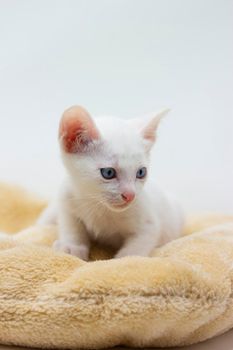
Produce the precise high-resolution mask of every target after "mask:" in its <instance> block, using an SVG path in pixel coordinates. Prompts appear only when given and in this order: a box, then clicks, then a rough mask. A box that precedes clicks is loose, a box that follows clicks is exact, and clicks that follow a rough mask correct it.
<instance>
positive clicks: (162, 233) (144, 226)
mask: <svg viewBox="0 0 233 350" xmlns="http://www.w3.org/2000/svg"><path fill="white" fill-rule="evenodd" d="M162 115H163V113H161V114H159V115H156V116H155V117H153V118H145V120H122V119H118V118H113V117H102V118H97V119H95V121H94V120H93V119H92V118H91V117H90V115H89V114H88V113H87V112H86V111H85V110H84V109H82V108H81V107H72V108H71V109H69V110H67V111H66V112H65V113H64V115H63V118H62V121H61V124H60V131H59V139H60V144H61V154H62V159H63V162H64V165H65V167H66V169H67V172H68V177H67V179H66V181H65V182H64V184H63V186H62V188H61V191H60V194H59V198H58V201H56V203H55V205H51V206H50V207H49V208H48V209H47V211H46V212H45V213H43V215H42V217H41V218H40V220H39V222H40V223H51V222H52V221H54V220H57V221H58V225H59V240H58V241H57V242H55V245H54V247H55V248H56V249H58V250H62V251H65V252H67V253H70V254H72V255H76V256H78V257H80V258H82V259H85V260H87V259H88V255H89V249H90V243H91V241H98V242H99V243H100V244H104V245H109V246H112V247H113V248H115V249H117V250H118V251H117V253H116V257H117V258H119V257H124V256H128V255H140V256H149V255H150V253H151V251H152V250H153V248H155V247H157V246H160V245H162V244H164V243H166V242H168V241H170V240H172V239H174V238H177V237H178V236H179V235H180V234H181V232H182V226H183V217H182V213H181V210H180V207H179V205H178V204H177V203H176V202H175V201H174V200H172V199H171V198H168V196H167V195H165V194H164V193H163V192H162V191H161V190H159V189H158V188H157V186H156V185H155V183H154V181H153V180H152V178H151V177H150V174H146V170H145V169H148V168H149V163H150V157H149V156H150V149H151V147H152V145H153V144H154V142H155V139H156V130H157V126H158V123H159V121H160V119H161V117H162ZM103 169H113V170H111V171H110V173H111V172H112V173H113V175H115V176H114V177H112V178H111V179H109V178H104V177H103V175H107V176H109V174H110V173H108V171H109V170H107V174H106V171H104V173H103V174H102V170H103ZM113 171H114V172H113ZM142 175H143V176H142ZM144 175H145V176H144Z"/></svg>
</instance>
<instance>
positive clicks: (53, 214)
mask: <svg viewBox="0 0 233 350" xmlns="http://www.w3.org/2000/svg"><path fill="white" fill-rule="evenodd" d="M57 211H58V209H57V205H56V204H55V203H53V202H52V203H50V204H49V205H48V207H47V208H45V209H44V210H43V211H42V213H41V214H40V216H39V218H38V219H37V221H36V224H37V225H55V224H56V223H57Z"/></svg>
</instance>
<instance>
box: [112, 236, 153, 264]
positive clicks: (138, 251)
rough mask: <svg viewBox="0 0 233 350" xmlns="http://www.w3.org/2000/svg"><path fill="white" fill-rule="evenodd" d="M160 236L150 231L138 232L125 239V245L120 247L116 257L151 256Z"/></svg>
mask: <svg viewBox="0 0 233 350" xmlns="http://www.w3.org/2000/svg"><path fill="white" fill-rule="evenodd" d="M157 243H158V237H157V236H156V235H155V233H154V232H153V233H152V232H151V231H148V232H144V231H142V232H141V233H139V234H138V233H136V234H134V235H133V236H130V237H129V238H127V239H126V240H125V242H124V243H123V246H122V247H121V248H120V250H119V251H118V253H117V254H116V255H115V258H122V257H124V256H132V255H138V256H149V255H150V253H151V252H152V250H153V248H155V247H156V246H157Z"/></svg>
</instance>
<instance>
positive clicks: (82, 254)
mask: <svg viewBox="0 0 233 350" xmlns="http://www.w3.org/2000/svg"><path fill="white" fill-rule="evenodd" d="M53 248H54V249H55V250H57V251H61V252H64V253H67V254H71V255H74V256H77V257H78V258H80V259H82V260H86V261H87V260H88V256H89V249H88V247H87V246H85V245H84V244H80V245H78V244H74V243H70V242H63V241H59V240H58V241H55V242H54V244H53Z"/></svg>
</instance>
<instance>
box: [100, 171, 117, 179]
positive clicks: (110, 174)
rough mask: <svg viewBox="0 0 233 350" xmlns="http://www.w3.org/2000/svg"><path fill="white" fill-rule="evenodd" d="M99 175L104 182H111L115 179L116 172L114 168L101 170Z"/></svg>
mask: <svg viewBox="0 0 233 350" xmlns="http://www.w3.org/2000/svg"><path fill="white" fill-rule="evenodd" d="M100 173H101V175H102V176H103V178H104V179H106V180H111V179H114V177H116V170H115V169H114V168H101V169H100Z"/></svg>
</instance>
